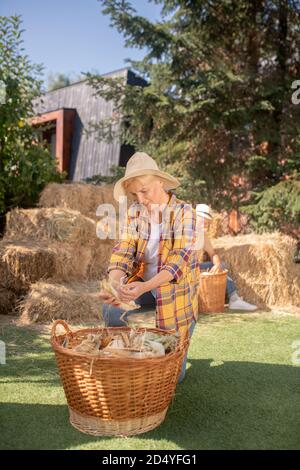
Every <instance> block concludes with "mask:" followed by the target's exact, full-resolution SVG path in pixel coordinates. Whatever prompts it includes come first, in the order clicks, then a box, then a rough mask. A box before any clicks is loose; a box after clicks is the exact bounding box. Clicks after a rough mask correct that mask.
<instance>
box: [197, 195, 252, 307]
mask: <svg viewBox="0 0 300 470" xmlns="http://www.w3.org/2000/svg"><path fill="white" fill-rule="evenodd" d="M196 212H197V216H198V217H199V218H201V219H202V220H203V222H204V225H205V227H204V228H208V227H209V224H210V222H211V221H212V211H211V209H210V207H209V206H207V205H206V204H197V206H196ZM203 250H204V251H205V252H206V253H207V254H208V256H209V258H210V260H211V261H208V262H203V263H200V269H201V271H206V270H208V269H209V270H210V272H211V273H218V272H221V271H223V269H226V266H225V265H224V263H222V261H221V259H220V257H219V255H217V254H216V253H215V251H214V249H213V247H212V244H211V242H210V239H209V235H208V232H207V230H205V231H204V245H203ZM226 295H227V297H228V303H229V309H230V310H245V311H248V312H253V311H254V310H256V309H257V306H256V305H252V304H250V303H248V302H245V301H244V300H243V299H242V298H241V297H239V295H238V293H237V288H236V285H235V283H234V281H233V280H232V279H231V277H230V275H229V273H228V274H227V284H226Z"/></svg>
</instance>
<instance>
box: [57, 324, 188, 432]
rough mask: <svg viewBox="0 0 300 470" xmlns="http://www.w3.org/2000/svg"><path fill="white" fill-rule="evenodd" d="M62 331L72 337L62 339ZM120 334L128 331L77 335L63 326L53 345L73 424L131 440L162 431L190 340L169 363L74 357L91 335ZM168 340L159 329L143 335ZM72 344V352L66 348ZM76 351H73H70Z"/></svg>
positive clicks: (91, 330)
mask: <svg viewBox="0 0 300 470" xmlns="http://www.w3.org/2000/svg"><path fill="white" fill-rule="evenodd" d="M58 325H62V326H63V327H64V329H65V330H66V332H65V333H64V334H60V335H57V333H56V329H57V326H58ZM104 330H106V332H110V333H116V332H120V331H126V330H129V328H127V327H120V328H119V327H112V328H89V329H81V330H78V331H76V332H72V331H71V330H70V328H69V326H68V325H67V323H66V322H64V321H63V320H56V321H55V322H54V324H53V327H52V332H51V344H52V347H53V349H54V351H55V356H56V361H57V366H58V369H59V372H60V377H61V380H62V384H63V387H64V391H65V395H66V399H67V402H68V407H69V412H70V422H71V424H72V425H73V426H74V427H75V428H77V429H78V430H79V431H82V432H84V433H87V434H92V435H94V436H116V435H117V436H131V435H134V434H140V433H144V432H147V431H150V430H151V429H153V428H155V427H157V426H159V425H160V424H161V423H162V421H163V420H164V418H165V416H166V413H167V410H168V407H169V404H170V401H171V399H172V397H173V395H174V393H175V388H176V384H177V380H178V377H179V374H180V371H181V366H182V362H183V358H184V355H185V353H186V350H187V347H188V343H189V337H188V334H187V335H186V336H185V338H181V339H180V342H179V344H178V346H177V348H176V350H175V351H174V352H171V353H169V354H167V355H166V356H163V357H151V358H145V359H140V358H134V357H132V358H131V357H110V356H99V357H98V356H96V357H95V356H94V355H91V354H83V353H78V352H75V351H73V350H72V349H71V348H73V347H74V346H76V345H78V344H79V343H81V341H82V340H83V339H85V338H86V336H87V335H88V334H89V333H96V334H99V333H101V332H103V331H104ZM145 330H147V331H153V332H155V333H158V334H162V335H164V334H168V333H170V331H165V330H160V329H157V328H139V329H138V331H145ZM66 338H67V340H68V348H66V347H63V342H64V341H65V339H66ZM69 348H70V349H69Z"/></svg>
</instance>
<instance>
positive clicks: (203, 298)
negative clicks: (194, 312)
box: [198, 269, 228, 313]
mask: <svg viewBox="0 0 300 470" xmlns="http://www.w3.org/2000/svg"><path fill="white" fill-rule="evenodd" d="M227 272H228V271H227V270H226V269H225V270H224V271H222V272H221V273H216V274H210V273H205V274H204V273H201V274H200V283H199V290H198V304H199V313H222V312H224V309H225V292H226V281H227Z"/></svg>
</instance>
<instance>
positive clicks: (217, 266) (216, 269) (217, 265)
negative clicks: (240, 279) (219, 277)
mask: <svg viewBox="0 0 300 470" xmlns="http://www.w3.org/2000/svg"><path fill="white" fill-rule="evenodd" d="M212 262H213V264H214V265H213V267H212V268H211V269H210V271H209V272H210V273H211V274H217V273H221V272H223V268H222V261H221V259H220V257H219V256H218V255H214V256H213V259H212Z"/></svg>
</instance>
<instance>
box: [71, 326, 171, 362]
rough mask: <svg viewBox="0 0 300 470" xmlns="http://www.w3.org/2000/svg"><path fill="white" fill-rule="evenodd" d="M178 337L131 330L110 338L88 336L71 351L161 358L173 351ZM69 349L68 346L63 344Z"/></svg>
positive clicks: (97, 354) (140, 357) (139, 357)
mask: <svg viewBox="0 0 300 470" xmlns="http://www.w3.org/2000/svg"><path fill="white" fill-rule="evenodd" d="M177 341H178V335H174V334H170V335H164V336H163V337H162V336H161V335H157V334H155V333H154V334H152V333H149V332H145V331H144V332H143V331H137V330H135V329H131V330H130V331H129V332H128V331H126V332H120V333H116V334H112V335H111V336H106V337H102V336H101V334H100V335H93V334H88V336H87V338H85V339H83V340H82V341H81V343H80V344H79V345H76V346H75V347H74V348H73V350H74V351H76V352H80V353H83V354H92V355H96V356H99V355H105V356H114V357H134V358H136V359H142V358H148V357H162V356H164V355H165V354H168V353H170V352H172V351H175V349H176V346H177ZM63 346H64V347H69V344H68V343H66V344H63Z"/></svg>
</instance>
